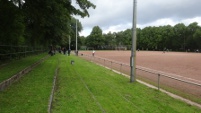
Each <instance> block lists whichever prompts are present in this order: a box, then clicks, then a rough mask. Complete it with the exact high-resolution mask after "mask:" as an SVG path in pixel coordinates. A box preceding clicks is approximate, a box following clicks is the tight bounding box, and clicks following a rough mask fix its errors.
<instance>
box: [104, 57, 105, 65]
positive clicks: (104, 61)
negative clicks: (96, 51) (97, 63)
mask: <svg viewBox="0 0 201 113" xmlns="http://www.w3.org/2000/svg"><path fill="white" fill-rule="evenodd" d="M104 67H105V59H104Z"/></svg>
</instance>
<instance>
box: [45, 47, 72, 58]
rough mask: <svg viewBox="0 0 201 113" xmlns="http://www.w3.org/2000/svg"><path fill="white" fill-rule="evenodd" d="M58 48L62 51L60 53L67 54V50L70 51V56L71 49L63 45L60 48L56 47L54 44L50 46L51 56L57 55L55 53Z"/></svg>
mask: <svg viewBox="0 0 201 113" xmlns="http://www.w3.org/2000/svg"><path fill="white" fill-rule="evenodd" d="M56 50H57V51H58V52H59V53H60V54H62V53H63V54H64V55H66V52H68V53H67V54H68V56H70V53H71V49H68V50H67V49H66V47H63V48H61V47H59V48H57V49H56V48H55V47H53V46H52V45H50V47H49V52H48V54H50V55H51V56H53V55H55V53H56Z"/></svg>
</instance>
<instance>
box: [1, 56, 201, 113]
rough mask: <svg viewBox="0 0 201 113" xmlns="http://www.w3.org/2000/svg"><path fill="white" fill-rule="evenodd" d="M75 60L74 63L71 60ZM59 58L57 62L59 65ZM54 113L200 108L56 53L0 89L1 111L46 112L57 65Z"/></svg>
mask: <svg viewBox="0 0 201 113" xmlns="http://www.w3.org/2000/svg"><path fill="white" fill-rule="evenodd" d="M71 60H74V61H75V63H74V65H71V64H70V61H71ZM58 61H59V62H60V63H59V65H58ZM57 66H58V67H59V73H58V79H57V83H56V85H57V86H56V91H55V96H54V102H53V109H52V112H53V113H85V112H91V113H99V112H100V113H101V112H108V113H153V112H154V113H157V112H158V113H199V112H201V110H200V109H198V108H196V107H193V106H190V105H187V104H186V103H183V102H181V101H178V100H175V99H173V98H171V97H169V96H167V95H166V94H164V93H161V92H159V91H157V90H154V89H151V88H148V87H146V86H144V85H142V84H140V83H137V82H136V83H129V79H128V78H126V77H124V76H121V75H118V74H116V73H114V72H112V71H110V70H107V69H105V68H103V67H100V66H97V65H95V64H93V63H91V62H87V61H85V60H83V59H80V58H78V57H75V56H70V57H69V56H64V55H55V56H53V57H50V58H48V59H47V60H45V62H43V63H42V64H40V65H39V66H38V67H36V68H35V69H34V70H33V71H31V72H30V73H28V74H27V75H26V76H24V77H22V79H21V80H20V81H18V82H16V83H14V84H13V85H12V86H10V87H9V88H8V89H6V90H5V91H3V92H0V111H1V113H45V112H47V107H48V100H49V96H50V92H51V88H52V81H53V76H54V72H55V69H56V67H57Z"/></svg>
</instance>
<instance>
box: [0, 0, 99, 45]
mask: <svg viewBox="0 0 201 113" xmlns="http://www.w3.org/2000/svg"><path fill="white" fill-rule="evenodd" d="M74 1H75V2H76V4H77V6H79V8H75V7H74V6H73V4H72V1H71V0H0V45H15V46H17V45H26V46H33V47H37V46H43V47H48V46H49V45H61V46H67V44H68V43H69V42H68V39H69V37H70V36H71V41H72V45H75V44H73V43H75V29H76V27H75V26H76V21H77V26H78V27H77V30H78V32H80V31H81V30H82V29H83V28H82V24H81V23H80V22H79V21H78V20H77V19H76V18H74V17H73V16H74V15H79V16H81V17H83V18H84V17H86V16H89V13H88V11H87V10H88V9H89V8H91V7H92V8H95V5H94V4H93V3H91V2H90V1H88V0H74Z"/></svg>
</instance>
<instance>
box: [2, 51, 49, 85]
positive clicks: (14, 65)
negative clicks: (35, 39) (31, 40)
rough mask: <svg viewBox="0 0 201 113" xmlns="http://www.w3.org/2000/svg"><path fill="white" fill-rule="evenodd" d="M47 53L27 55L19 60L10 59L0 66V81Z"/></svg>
mask: <svg viewBox="0 0 201 113" xmlns="http://www.w3.org/2000/svg"><path fill="white" fill-rule="evenodd" d="M46 55H47V54H40V55H34V56H29V57H26V58H23V59H21V60H15V61H12V62H10V63H8V64H6V65H4V66H2V67H0V83H1V82H2V81H4V80H6V79H8V78H10V77H12V76H13V75H15V74H16V73H18V72H20V71H21V70H23V69H25V68H26V67H28V66H30V65H32V64H34V63H35V62H37V61H38V60H39V59H41V58H43V57H45V56H46Z"/></svg>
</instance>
